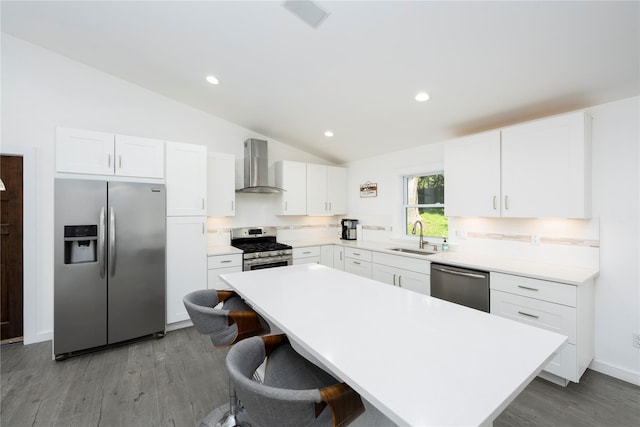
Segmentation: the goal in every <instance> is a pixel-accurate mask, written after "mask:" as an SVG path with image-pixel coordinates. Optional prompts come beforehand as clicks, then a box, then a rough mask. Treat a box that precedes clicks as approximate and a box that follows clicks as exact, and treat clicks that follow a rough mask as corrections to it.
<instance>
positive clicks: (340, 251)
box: [340, 251, 342, 261]
mask: <svg viewBox="0 0 640 427" xmlns="http://www.w3.org/2000/svg"><path fill="white" fill-rule="evenodd" d="M340 261H342V251H340Z"/></svg>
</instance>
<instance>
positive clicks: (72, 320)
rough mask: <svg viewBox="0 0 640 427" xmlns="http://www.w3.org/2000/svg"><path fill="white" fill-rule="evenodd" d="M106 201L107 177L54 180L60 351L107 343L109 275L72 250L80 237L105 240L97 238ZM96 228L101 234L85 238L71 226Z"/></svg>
mask: <svg viewBox="0 0 640 427" xmlns="http://www.w3.org/2000/svg"><path fill="white" fill-rule="evenodd" d="M106 206H107V184H106V182H102V181H80V180H71V179H56V180H55V217H54V224H55V225H54V226H55V232H54V236H55V237H54V239H55V240H54V260H55V261H54V265H55V272H54V275H55V280H54V313H53V318H54V328H53V353H54V354H56V355H57V354H63V353H70V352H73V351H77V350H83V349H87V348H91V347H97V346H101V345H105V344H106V343H107V278H106V276H105V277H104V278H101V277H100V266H101V263H100V260H99V259H97V258H96V259H95V260H93V259H90V258H91V257H82V258H78V257H74V256H73V254H72V253H71V251H72V250H73V249H74V248H75V247H76V246H78V242H83V243H82V244H83V245H85V246H84V247H85V248H86V247H87V245H88V246H91V245H93V246H97V245H99V242H101V241H102V242H103V243H104V239H102V240H101V239H99V236H100V233H101V231H104V227H105V224H104V223H102V224H100V217H101V215H100V213H101V211H102V209H104V208H106ZM92 227H94V228H95V230H96V234H97V235H96V237H95V240H90V239H89V238H87V239H86V240H83V239H84V238H80V237H77V235H76V234H75V232H74V231H72V230H91V229H92ZM65 228H66V229H67V233H66V234H67V236H66V237H65ZM89 234H91V233H89ZM90 242H94V243H90ZM65 247H66V252H67V253H66V254H65ZM105 253H106V252H105V250H104V248H100V247H96V254H97V256H101V255H103V254H105Z"/></svg>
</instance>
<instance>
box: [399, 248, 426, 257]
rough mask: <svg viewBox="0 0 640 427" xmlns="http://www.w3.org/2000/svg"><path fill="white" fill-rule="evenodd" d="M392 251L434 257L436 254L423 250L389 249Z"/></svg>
mask: <svg viewBox="0 0 640 427" xmlns="http://www.w3.org/2000/svg"><path fill="white" fill-rule="evenodd" d="M389 250H390V251H396V252H404V253H408V254H414V255H424V256H427V255H432V254H434V253H435V252H429V251H425V250H421V249H408V248H389Z"/></svg>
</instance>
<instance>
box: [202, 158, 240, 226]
mask: <svg viewBox="0 0 640 427" xmlns="http://www.w3.org/2000/svg"><path fill="white" fill-rule="evenodd" d="M207 176H208V178H207V189H208V191H207V215H209V216H234V215H235V214H236V159H235V157H234V156H233V155H232V154H219V153H209V154H208V156H207Z"/></svg>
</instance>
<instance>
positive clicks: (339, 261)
mask: <svg viewBox="0 0 640 427" xmlns="http://www.w3.org/2000/svg"><path fill="white" fill-rule="evenodd" d="M333 268H335V269H336V270H342V271H344V247H342V246H337V245H334V246H333Z"/></svg>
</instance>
